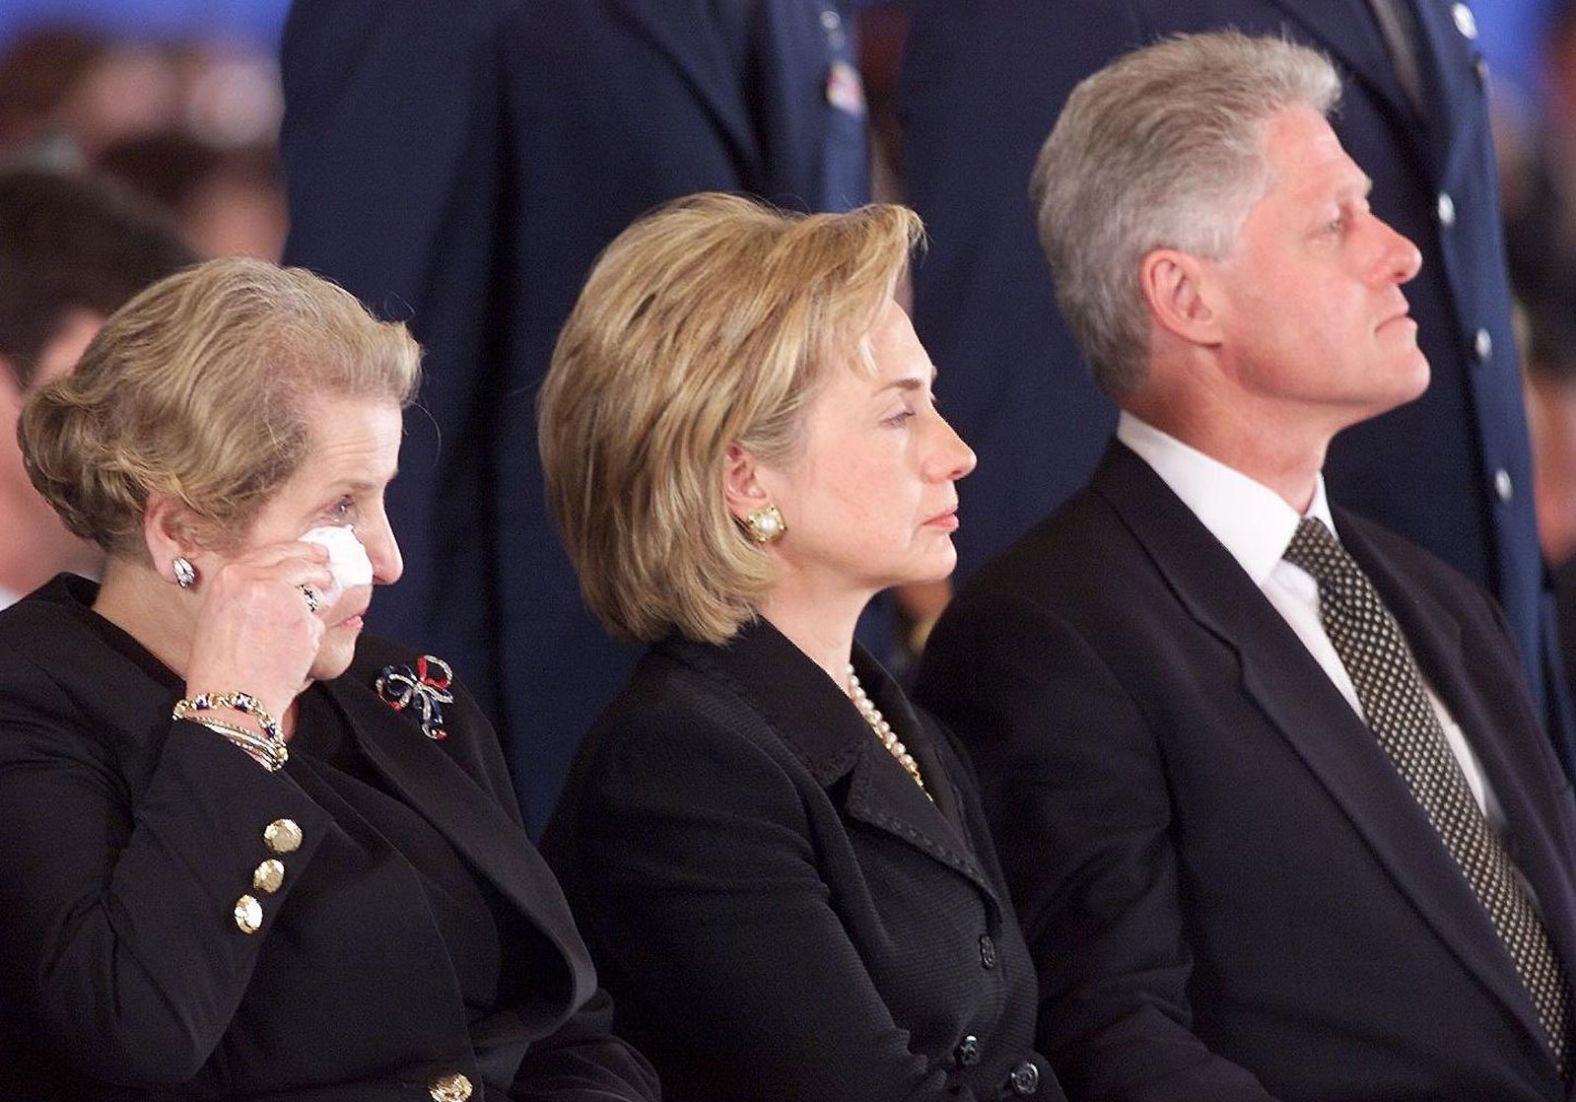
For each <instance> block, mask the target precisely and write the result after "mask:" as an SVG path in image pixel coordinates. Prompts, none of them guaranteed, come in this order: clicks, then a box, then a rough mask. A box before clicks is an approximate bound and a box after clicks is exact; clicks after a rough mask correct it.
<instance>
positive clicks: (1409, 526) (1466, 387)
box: [902, 0, 1576, 769]
mask: <svg viewBox="0 0 1576 1102" xmlns="http://www.w3.org/2000/svg"><path fill="white" fill-rule="evenodd" d="M1452 6H1453V5H1452V4H1450V3H1446V2H1444V0H1437V2H1435V0H1429V2H1426V3H1413V4H1412V7H1413V8H1414V9H1415V11H1416V15H1417V22H1418V29H1419V35H1418V39H1419V41H1418V46H1419V53H1420V57H1421V62H1422V67H1423V79H1424V81H1425V83H1426V86H1427V88H1426V92H1427V104H1426V107H1427V113H1426V117H1419V116H1418V114H1417V112H1416V111H1415V110H1414V109H1413V108H1412V107H1411V106H1410V104H1409V103H1408V101H1407V99H1406V96H1405V94H1404V93H1403V92H1402V90H1401V86H1400V83H1399V82H1398V80H1397V79H1396V77H1395V75H1394V72H1393V69H1392V66H1391V63H1390V60H1389V54H1388V53H1387V52H1386V47H1385V42H1384V39H1383V37H1382V36H1381V34H1380V32H1379V29H1378V25H1377V24H1376V22H1375V21H1374V17H1373V15H1372V12H1371V9H1370V7H1369V3H1368V0H969V2H962V0H918V2H917V3H916V5H915V13H914V22H913V29H912V32H911V34H910V36H909V41H908V52H907V57H906V71H905V74H904V87H903V100H902V103H903V113H904V121H905V127H906V129H905V137H904V174H905V184H906V187H907V191H908V198H909V201H910V202H911V203H912V204H913V205H914V207H915V208H916V209H917V210H918V211H919V213H920V214H921V215H923V216H924V219H925V224H926V227H927V228H928V230H929V231H930V240H931V244H930V248H929V250H928V252H927V254H926V256H925V258H924V260H923V263H922V264H921V265H920V267H919V268H918V271H917V272H916V275H915V288H914V322H915V325H916V327H917V329H918V331H919V335H920V337H921V338H922V339H923V340H924V342H925V345H926V347H927V348H929V350H930V352H931V354H932V356H933V357H934V358H935V360H936V362H937V363H939V364H941V365H942V368H943V371H942V373H941V381H940V383H939V384H938V391H939V393H940V394H941V396H942V398H943V400H944V401H945V402H946V404H947V415H948V416H949V417H950V418H951V419H952V421H953V424H954V425H956V426H957V428H958V431H959V432H961V433H962V434H963V436H964V438H965V439H966V440H968V441H969V443H970V444H972V445H973V447H974V449H975V451H976V452H977V453H978V454H979V458H980V466H979V471H978V472H976V474H975V475H974V477H972V478H970V479H969V481H968V484H967V485H966V486H964V487H963V509H964V513H965V514H966V515H967V521H968V522H967V523H965V524H964V525H963V528H962V530H961V531H960V532H959V533H958V536H957V543H958V554H959V576H960V577H966V576H967V575H968V574H969V573H971V572H972V571H973V570H975V569H977V568H978V567H979V566H980V565H982V564H983V563H984V562H985V561H986V560H988V559H990V558H991V557H992V556H994V555H995V554H997V553H998V552H999V551H1001V550H1002V549H1003V548H1005V547H1006V545H1007V544H1008V543H1010V542H1011V541H1012V540H1013V539H1015V538H1016V537H1017V536H1018V535H1019V534H1021V533H1022V532H1023V531H1025V530H1026V529H1028V528H1029V526H1030V525H1032V524H1033V523H1034V522H1035V521H1036V520H1038V519H1039V518H1040V517H1043V516H1044V515H1045V514H1047V513H1048V512H1050V510H1051V509H1052V508H1054V507H1055V506H1056V505H1057V504H1058V503H1060V502H1061V501H1062V500H1064V499H1065V498H1066V497H1067V496H1069V495H1070V494H1071V493H1073V492H1074V491H1075V490H1077V489H1078V488H1079V487H1081V486H1083V485H1084V484H1085V483H1086V482H1087V481H1088V477H1089V474H1090V472H1091V471H1092V470H1093V468H1094V465H1095V462H1096V461H1097V460H1098V458H1099V456H1100V452H1101V449H1102V448H1103V447H1104V445H1105V441H1106V439H1107V438H1108V437H1109V436H1110V434H1111V429H1112V426H1113V425H1114V423H1115V410H1114V408H1113V407H1112V405H1111V403H1110V401H1109V400H1108V399H1106V398H1105V397H1104V396H1103V395H1101V394H1100V393H1099V392H1098V391H1097V390H1096V389H1095V387H1094V384H1093V382H1092V381H1091V380H1090V378H1089V376H1088V372H1087V370H1086V368H1085V367H1084V366H1083V363H1082V359H1081V357H1080V355H1079V352H1078V349H1077V348H1076V347H1075V346H1074V344H1073V341H1072V338H1071V336H1070V335H1069V334H1068V332H1067V329H1066V326H1065V324H1064V323H1063V321H1062V320H1061V315H1060V313H1059V312H1058V311H1057V309H1056V305H1055V300H1054V293H1053V290H1052V284H1051V278H1050V274H1049V272H1048V270H1047V268H1046V264H1045V259H1044V257H1043V255H1042V254H1041V252H1040V249H1039V246H1038V244H1037V241H1036V236H1035V231H1034V218H1033V214H1032V211H1031V208H1030V203H1029V199H1028V186H1029V174H1030V170H1031V168H1032V166H1033V164H1034V159H1035V157H1036V155H1037V154H1038V152H1039V149H1040V146H1041V144H1042V143H1043V142H1044V141H1045V138H1046V136H1047V135H1049V133H1050V131H1051V127H1052V125H1053V124H1054V123H1055V121H1056V118H1057V115H1058V114H1059V113H1060V112H1061V108H1062V104H1063V103H1064V102H1065V101H1066V98H1067V95H1068V93H1069V92H1070V91H1071V90H1072V88H1073V86H1074V85H1075V84H1076V83H1077V82H1078V81H1079V80H1081V79H1082V78H1083V77H1085V76H1088V75H1089V74H1090V73H1092V72H1094V71H1095V70H1097V69H1099V68H1101V67H1102V66H1103V65H1105V64H1106V63H1107V62H1109V61H1111V60H1112V59H1113V58H1115V57H1116V56H1117V55H1119V54H1121V53H1124V52H1126V51H1128V50H1130V49H1133V48H1135V47H1137V46H1140V45H1143V44H1145V43H1148V42H1150V41H1153V40H1154V39H1156V38H1158V37H1161V36H1164V35H1168V34H1175V33H1180V32H1198V31H1209V30H1221V29H1225V28H1228V27H1230V28H1235V29H1237V30H1241V31H1245V32H1248V33H1253V34H1273V35H1285V36H1288V37H1290V38H1291V39H1293V40H1295V41H1299V42H1303V43H1306V44H1309V45H1312V46H1314V47H1316V48H1318V49H1320V50H1322V51H1324V52H1325V53H1327V54H1328V55H1329V56H1330V58H1331V60H1333V61H1334V62H1335V64H1336V65H1337V66H1338V67H1339V68H1340V70H1341V72H1342V76H1343V84H1344V94H1343V97H1342V102H1341V107H1340V110H1339V111H1338V112H1337V113H1336V115H1335V117H1334V118H1333V119H1332V120H1331V123H1332V125H1333V126H1334V127H1335V130H1336V133H1337V134H1339V135H1340V139H1341V142H1342V144H1343V145H1345V147H1346V149H1347V150H1348V151H1349V152H1350V153H1351V155H1352V157H1353V158H1354V159H1355V160H1356V161H1357V163H1358V164H1359V165H1361V166H1362V167H1363V169H1364V170H1365V171H1366V172H1367V173H1368V174H1369V176H1370V177H1372V179H1373V181H1374V189H1373V197H1372V198H1373V206H1374V210H1375V212H1376V213H1377V214H1379V216H1380V217H1382V218H1383V219H1385V221H1387V222H1389V223H1390V224H1391V225H1393V226H1394V227H1395V228H1396V229H1397V230H1399V231H1400V232H1401V233H1403V234H1405V235H1406V236H1407V237H1409V238H1411V239H1412V240H1413V241H1414V242H1416V243H1417V246H1418V248H1419V249H1421V250H1422V254H1423V268H1422V272H1421V274H1420V275H1419V276H1418V277H1417V278H1416V279H1414V280H1413V281H1412V282H1411V283H1410V284H1408V285H1407V286H1406V288H1405V291H1406V297H1407V300H1408V301H1409V302H1410V304H1411V307H1412V316H1413V317H1414V318H1416V319H1417V323H1418V329H1419V332H1418V340H1419V343H1420V345H1421V347H1422V349H1423V351H1424V353H1426V354H1427V356H1428V361H1429V364H1430V365H1431V366H1432V368H1433V382H1432V384H1431V385H1430V387H1429V389H1428V392H1427V393H1426V394H1425V395H1424V396H1423V397H1422V398H1421V399H1420V400H1419V401H1417V402H1414V403H1412V404H1410V405H1407V406H1404V407H1402V408H1400V409H1397V410H1395V411H1394V412H1392V413H1389V414H1386V415H1385V416H1383V417H1379V418H1376V419H1374V420H1372V421H1369V422H1366V423H1364V424H1361V425H1358V426H1355V427H1354V428H1351V429H1348V430H1347V431H1346V432H1345V433H1342V434H1341V435H1340V436H1338V437H1337V438H1336V440H1335V443H1334V445H1333V446H1332V447H1331V449H1330V453H1329V460H1328V463H1327V466H1326V470H1325V474H1326V477H1327V478H1328V480H1329V484H1330V490H1331V496H1332V497H1333V498H1334V499H1335V500H1337V501H1340V502H1342V503H1343V504H1345V505H1346V506H1347V507H1349V508H1351V509H1354V510H1356V511H1357V512H1359V513H1362V514H1363V515H1365V516H1368V517H1371V518H1373V519H1374V520H1377V521H1379V522H1381V523H1383V524H1384V525H1386V526H1387V527H1389V528H1392V529H1394V530H1395V531H1396V532H1399V533H1400V534H1402V535H1404V536H1407V537H1409V538H1410V539H1412V540H1414V541H1416V542H1417V543H1420V544H1422V545H1423V546H1424V547H1426V548H1427V549H1428V550H1430V551H1432V552H1433V553H1434V554H1436V555H1438V556H1439V557H1440V558H1442V559H1444V560H1445V561H1446V562H1447V563H1449V564H1450V565H1452V566H1454V567H1455V568H1456V569H1457V570H1460V571H1461V572H1462V573H1464V574H1465V575H1466V576H1467V577H1468V578H1470V579H1472V580H1473V581H1474V582H1476V583H1477V584H1478V585H1480V586H1482V587H1484V588H1485V589H1487V590H1489V591H1490V592H1491V593H1493V594H1494V595H1495V596H1496V597H1497V598H1498V599H1499V601H1500V603H1501V604H1502V605H1503V606H1504V608H1505V611H1506V615H1507V616H1508V618H1509V620H1510V624H1511V629H1512V632H1511V633H1512V635H1513V636H1514V638H1515V640H1516V643H1517V645H1518V646H1519V647H1520V649H1521V653H1522V655H1523V656H1524V659H1525V668H1526V671H1527V676H1528V681H1529V684H1530V685H1531V686H1532V691H1533V700H1534V701H1535V702H1536V703H1537V705H1538V707H1539V715H1540V717H1544V716H1548V717H1549V727H1548V729H1550V730H1551V732H1552V733H1553V737H1554V739H1555V745H1556V749H1557V752H1559V753H1560V754H1561V756H1562V758H1563V760H1564V763H1565V765H1566V767H1567V768H1568V769H1571V768H1576V751H1573V750H1572V748H1571V744H1570V742H1569V739H1570V732H1569V729H1568V723H1567V722H1566V717H1565V713H1564V712H1563V710H1562V709H1561V705H1562V704H1563V695H1561V696H1560V697H1559V698H1558V699H1555V698H1550V699H1549V701H1548V704H1547V706H1545V696H1546V693H1545V684H1546V683H1547V684H1548V685H1550V686H1554V685H1563V678H1562V677H1561V676H1559V672H1558V650H1557V644H1556V643H1555V640H1554V634H1553V624H1554V620H1553V614H1552V610H1551V606H1550V604H1549V602H1548V600H1547V598H1546V597H1545V594H1544V586H1543V576H1544V575H1543V563H1542V559H1541V556H1540V553H1539V550H1538V542H1537V528H1536V524H1535V520H1534V516H1533V508H1532V481H1531V460H1530V456H1529V451H1528V445H1527V429H1526V416H1525V413H1524V411H1523V409H1522V404H1521V386H1520V375H1519V372H1518V364H1517V357H1516V344H1515V338H1514V335H1513V334H1512V331H1511V317H1510V292H1509V284H1508V279H1507V276H1506V271H1505V257H1504V249H1503V245H1502V243H1501V231H1500V215H1499V199H1498V194H1497V183H1496V179H1495V168H1494V153H1493V148H1492V145H1491V143H1490V137H1489V121H1488V111H1487V109H1486V101H1485V98H1484V90H1483V81H1482V75H1481V64H1482V62H1481V58H1480V56H1479V54H1478V51H1477V46H1476V43H1475V42H1474V41H1472V40H1469V39H1467V38H1466V37H1464V36H1463V35H1462V34H1461V33H1460V31H1459V30H1458V29H1457V28H1456V25H1455V23H1454V21H1453V19H1452V16H1451V8H1452ZM1441 195H1449V196H1450V200H1451V208H1452V210H1453V212H1454V219H1453V221H1452V222H1451V224H1449V225H1448V226H1447V225H1444V224H1443V223H1442V222H1441V220H1440V202H1441V199H1440V197H1441ZM1479 330H1482V331H1483V332H1484V333H1486V335H1487V343H1486V344H1485V345H1484V346H1483V347H1484V349H1485V350H1486V351H1487V352H1488V355H1487V358H1486V359H1480V358H1479V351H1478V350H1479V345H1478V336H1477V334H1478V332H1479ZM1501 471H1503V472H1504V479H1503V484H1504V485H1505V486H1506V487H1507V488H1508V491H1509V495H1508V498H1506V497H1502V496H1501V495H1500V492H1499V489H1498V486H1499V485H1500V484H1501V481H1502V480H1501V479H1500V475H1499V472H1501Z"/></svg>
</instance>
